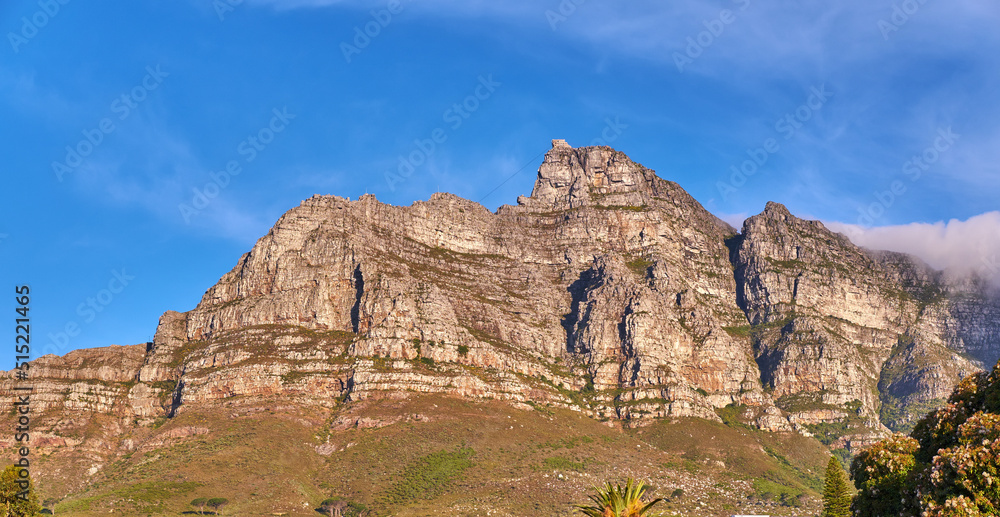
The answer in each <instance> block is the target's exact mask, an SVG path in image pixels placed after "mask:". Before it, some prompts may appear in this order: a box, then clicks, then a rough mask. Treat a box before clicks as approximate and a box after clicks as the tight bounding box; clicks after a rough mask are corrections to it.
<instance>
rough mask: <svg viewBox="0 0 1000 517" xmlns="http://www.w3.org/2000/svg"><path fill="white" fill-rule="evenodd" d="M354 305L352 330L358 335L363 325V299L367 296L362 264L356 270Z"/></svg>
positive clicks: (354, 276) (352, 309) (352, 308)
mask: <svg viewBox="0 0 1000 517" xmlns="http://www.w3.org/2000/svg"><path fill="white" fill-rule="evenodd" d="M353 278H354V305H353V306H352V307H351V328H352V329H353V330H354V333H355V334H357V333H358V328H359V326H360V323H361V297H362V296H364V294H365V278H364V275H363V274H362V273H361V264H358V267H356V268H355V269H354V275H353Z"/></svg>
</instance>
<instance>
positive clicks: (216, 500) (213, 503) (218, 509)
mask: <svg viewBox="0 0 1000 517" xmlns="http://www.w3.org/2000/svg"><path fill="white" fill-rule="evenodd" d="M206 504H208V506H209V508H211V509H213V510H215V513H216V514H218V515H222V509H223V508H225V506H226V505H227V504H229V499H226V498H225V497H213V498H211V499H209V500H208V503H206Z"/></svg>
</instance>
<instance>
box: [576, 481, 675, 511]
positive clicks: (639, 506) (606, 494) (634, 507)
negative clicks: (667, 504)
mask: <svg viewBox="0 0 1000 517" xmlns="http://www.w3.org/2000/svg"><path fill="white" fill-rule="evenodd" d="M594 490H596V491H597V495H592V496H590V500H591V501H593V502H594V503H595V506H583V505H578V506H576V508H577V509H578V510H580V512H581V513H583V514H584V515H586V516H588V517H642V516H643V515H645V514H646V512H648V511H649V509H650V508H652V507H653V505H655V504H656V503H658V502H660V501H662V500H663V499H661V498H657V499H654V500H652V501H651V502H649V503H644V501H643V500H642V496H643V495H644V494H645V492H646V486H645V483H644V482H643V481H634V480H633V479H632V478H628V479H627V480H626V481H625V486H622V485H612V484H611V482H610V481H609V482H608V484H607V485H605V486H604V488H596V487H595V488H594Z"/></svg>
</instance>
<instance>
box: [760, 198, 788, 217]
mask: <svg viewBox="0 0 1000 517" xmlns="http://www.w3.org/2000/svg"><path fill="white" fill-rule="evenodd" d="M764 214H765V215H766V216H768V217H770V218H772V219H787V218H789V217H792V213H791V212H789V211H788V208H786V207H785V205H783V204H781V203H778V202H775V201H768V202H767V205H765V206H764Z"/></svg>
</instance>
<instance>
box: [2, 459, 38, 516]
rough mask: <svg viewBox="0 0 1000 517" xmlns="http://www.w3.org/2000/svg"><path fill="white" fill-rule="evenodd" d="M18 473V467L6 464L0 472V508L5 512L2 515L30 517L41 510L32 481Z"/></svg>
mask: <svg viewBox="0 0 1000 517" xmlns="http://www.w3.org/2000/svg"><path fill="white" fill-rule="evenodd" d="M20 473H21V468H20V467H18V466H16V465H8V466H7V468H5V469H4V470H3V473H2V474H0V509H2V510H3V511H4V512H5V513H3V514H2V515H4V517H32V516H34V515H35V514H37V513H38V512H40V511H42V506H41V505H40V504H38V494H36V493H35V486H34V483H32V482H31V478H30V477H29V478H23V477H21V476H20ZM24 485H27V488H24Z"/></svg>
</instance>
